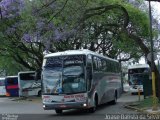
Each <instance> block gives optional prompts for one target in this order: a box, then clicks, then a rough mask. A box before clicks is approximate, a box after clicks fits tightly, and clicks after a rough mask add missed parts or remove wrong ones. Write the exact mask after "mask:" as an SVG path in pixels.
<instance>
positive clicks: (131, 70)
mask: <svg viewBox="0 0 160 120" xmlns="http://www.w3.org/2000/svg"><path fill="white" fill-rule="evenodd" d="M145 74H150V67H149V65H148V64H136V65H131V66H129V67H128V81H129V85H130V92H131V93H138V89H140V92H143V80H144V75H145Z"/></svg>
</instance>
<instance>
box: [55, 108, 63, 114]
mask: <svg viewBox="0 0 160 120" xmlns="http://www.w3.org/2000/svg"><path fill="white" fill-rule="evenodd" d="M55 112H56V113H57V114H62V112H63V111H62V110H60V109H55Z"/></svg>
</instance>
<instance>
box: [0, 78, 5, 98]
mask: <svg viewBox="0 0 160 120" xmlns="http://www.w3.org/2000/svg"><path fill="white" fill-rule="evenodd" d="M0 96H6V88H5V78H0Z"/></svg>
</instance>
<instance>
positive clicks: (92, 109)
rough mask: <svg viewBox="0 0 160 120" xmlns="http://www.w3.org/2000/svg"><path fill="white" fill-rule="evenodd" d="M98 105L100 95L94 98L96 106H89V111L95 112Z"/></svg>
mask: <svg viewBox="0 0 160 120" xmlns="http://www.w3.org/2000/svg"><path fill="white" fill-rule="evenodd" d="M97 106H98V97H95V98H94V106H93V107H91V108H89V112H90V113H94V112H95V111H96V109H97Z"/></svg>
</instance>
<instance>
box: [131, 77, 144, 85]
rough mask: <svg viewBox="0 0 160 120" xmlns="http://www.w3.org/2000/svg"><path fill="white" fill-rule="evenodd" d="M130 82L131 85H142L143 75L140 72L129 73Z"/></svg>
mask: <svg viewBox="0 0 160 120" xmlns="http://www.w3.org/2000/svg"><path fill="white" fill-rule="evenodd" d="M130 84H131V85H143V75H141V74H132V75H130Z"/></svg>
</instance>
